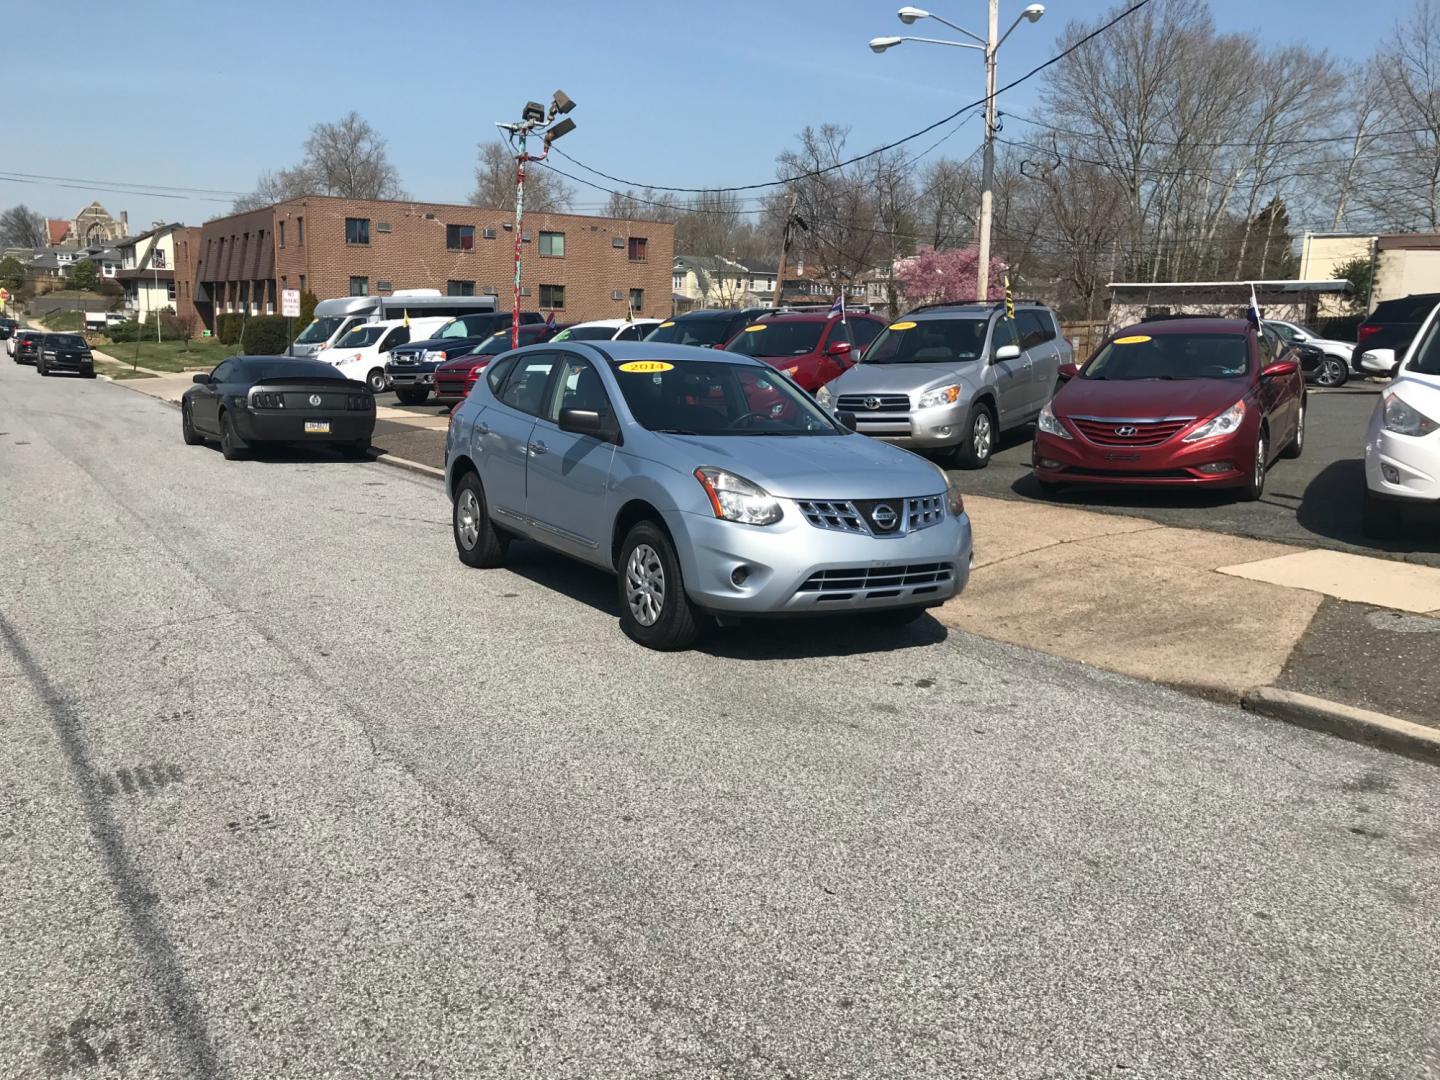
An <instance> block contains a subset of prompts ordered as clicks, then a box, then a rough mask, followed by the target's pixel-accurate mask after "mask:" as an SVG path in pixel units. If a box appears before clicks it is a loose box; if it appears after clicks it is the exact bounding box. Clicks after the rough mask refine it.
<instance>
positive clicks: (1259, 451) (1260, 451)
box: [1254, 435, 1265, 491]
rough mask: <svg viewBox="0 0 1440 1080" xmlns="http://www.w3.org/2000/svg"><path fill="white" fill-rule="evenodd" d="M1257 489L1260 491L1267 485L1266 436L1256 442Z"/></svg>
mask: <svg viewBox="0 0 1440 1080" xmlns="http://www.w3.org/2000/svg"><path fill="white" fill-rule="evenodd" d="M1254 482H1255V489H1256V490H1257V491H1258V490H1259V489H1260V487H1261V486H1262V485H1263V484H1264V483H1265V436H1264V435H1261V436H1260V437H1259V438H1258V439H1256V440H1255V481H1254Z"/></svg>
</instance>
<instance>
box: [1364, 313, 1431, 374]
mask: <svg viewBox="0 0 1440 1080" xmlns="http://www.w3.org/2000/svg"><path fill="white" fill-rule="evenodd" d="M1436 304H1440V293H1412V294H1411V295H1409V296H1404V297H1400V298H1399V299H1396V300H1381V301H1380V303H1378V304H1376V305H1375V310H1374V311H1372V312H1371V313H1370V314H1369V315H1368V316H1367V317H1366V319H1365V321H1364V322H1362V323H1361V324H1360V328H1359V330H1358V332H1357V335H1356V342H1355V351H1354V352H1353V353H1351V354H1350V370H1351V371H1353V372H1354V373H1355V374H1357V375H1389V374H1394V371H1395V368H1396V367H1397V366H1398V365H1399V363H1400V361H1401V360H1402V359H1403V358H1404V356H1405V350H1406V349H1408V348H1409V347H1410V343H1411V342H1412V341H1414V340H1415V335H1416V334H1418V333H1419V332H1420V324H1421V323H1423V322H1424V321H1425V317H1426V316H1427V315H1429V314H1430V312H1431V311H1433V310H1434V308H1435V305H1436ZM1372 349H1391V350H1394V354H1395V355H1394V359H1393V361H1391V362H1390V365H1389V370H1388V371H1385V370H1381V369H1379V368H1365V367H1361V366H1360V357H1361V356H1363V355H1364V354H1365V353H1367V352H1369V351H1371V350H1372Z"/></svg>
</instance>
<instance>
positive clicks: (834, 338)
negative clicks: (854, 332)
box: [825, 320, 852, 348]
mask: <svg viewBox="0 0 1440 1080" xmlns="http://www.w3.org/2000/svg"><path fill="white" fill-rule="evenodd" d="M840 342H844V343H845V344H846V345H849V344H851V343H852V339H851V337H850V323H849V320H845V321H843V322H837V323H836V324H835V325H834V326H832V327H831V328H830V336H829V337H828V338H826V339H825V347H826V348H829V347H830V346H831V345H835V344H837V343H840Z"/></svg>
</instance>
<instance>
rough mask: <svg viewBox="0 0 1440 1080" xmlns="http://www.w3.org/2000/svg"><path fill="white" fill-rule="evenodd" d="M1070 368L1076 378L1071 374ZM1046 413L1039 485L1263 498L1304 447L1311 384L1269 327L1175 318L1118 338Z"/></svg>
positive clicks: (1038, 445)
mask: <svg viewBox="0 0 1440 1080" xmlns="http://www.w3.org/2000/svg"><path fill="white" fill-rule="evenodd" d="M1067 368H1069V370H1068V371H1067V370H1066V369H1067ZM1060 374H1061V377H1062V378H1066V377H1067V376H1068V381H1066V382H1065V384H1064V386H1062V387H1061V389H1060V390H1059V392H1058V393H1057V394H1056V395H1055V397H1054V398H1053V399H1052V400H1051V402H1050V403H1049V404H1048V405H1046V406H1045V407H1044V408H1043V409H1042V410H1041V411H1040V417H1039V420H1038V423H1037V426H1036V431H1035V444H1034V448H1033V465H1034V468H1035V477H1036V479H1037V480H1039V482H1040V484H1041V486H1042V487H1045V488H1047V489H1054V488H1055V487H1058V486H1059V485H1061V484H1087V485H1089V484H1132V485H1147V486H1150V485H1154V486H1178V487H1216V488H1236V489H1238V490H1239V491H1240V494H1241V497H1242V498H1244V499H1258V498H1260V495H1261V493H1262V492H1263V491H1264V489H1265V470H1266V469H1267V468H1268V467H1269V466H1270V464H1271V462H1273V461H1274V460H1275V459H1276V458H1277V457H1281V456H1283V457H1299V456H1300V451H1301V449H1302V448H1303V447H1304V445H1305V380H1304V378H1303V377H1302V375H1301V373H1300V365H1299V362H1298V360H1297V358H1296V356H1295V354H1294V352H1293V350H1292V349H1291V347H1290V346H1289V345H1288V344H1286V343H1285V341H1283V340H1282V339H1281V338H1280V336H1279V335H1278V334H1276V333H1275V332H1274V331H1273V330H1271V329H1269V328H1268V327H1265V326H1264V325H1263V324H1262V326H1261V328H1260V330H1258V331H1257V330H1256V329H1255V327H1254V326H1252V325H1251V324H1250V323H1249V322H1246V321H1244V320H1240V319H1210V318H1173V319H1167V320H1156V321H1153V322H1144V323H1139V324H1137V325H1135V326H1131V327H1127V328H1126V329H1124V330H1121V331H1120V332H1119V333H1118V334H1116V335H1115V336H1114V337H1112V338H1110V339H1109V340H1108V341H1106V342H1105V344H1103V345H1102V346H1100V348H1099V349H1098V350H1097V351H1096V352H1095V354H1094V355H1093V356H1092V357H1091V358H1090V359H1089V361H1087V362H1086V364H1085V366H1084V367H1083V368H1080V369H1079V370H1078V371H1077V370H1076V369H1075V368H1074V366H1073V365H1063V366H1062V367H1061V369H1060Z"/></svg>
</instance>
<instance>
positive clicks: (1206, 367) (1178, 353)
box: [1080, 333, 1250, 380]
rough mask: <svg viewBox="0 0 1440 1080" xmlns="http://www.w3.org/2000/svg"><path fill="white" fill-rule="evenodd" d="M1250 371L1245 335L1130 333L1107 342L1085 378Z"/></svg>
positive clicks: (1236, 375) (1228, 375)
mask: <svg viewBox="0 0 1440 1080" xmlns="http://www.w3.org/2000/svg"><path fill="white" fill-rule="evenodd" d="M1249 370H1250V347H1249V340H1248V338H1247V337H1246V335H1244V334H1216V333H1190V334H1186V333H1174V334H1156V335H1154V336H1153V337H1152V336H1151V335H1149V334H1143V333H1134V334H1132V333H1126V334H1122V335H1121V336H1120V337H1117V338H1114V339H1113V340H1111V341H1108V342H1106V343H1105V345H1104V346H1103V347H1102V348H1101V349H1100V351H1099V352H1098V353H1096V354H1095V356H1094V357H1093V358H1092V359H1091V361H1090V362H1089V363H1088V364H1086V365H1085V368H1084V370H1082V371H1081V372H1080V377H1081V378H1082V379H1126V380H1128V379H1234V378H1239V377H1240V376H1243V375H1245V374H1246V373H1247V372H1249Z"/></svg>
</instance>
